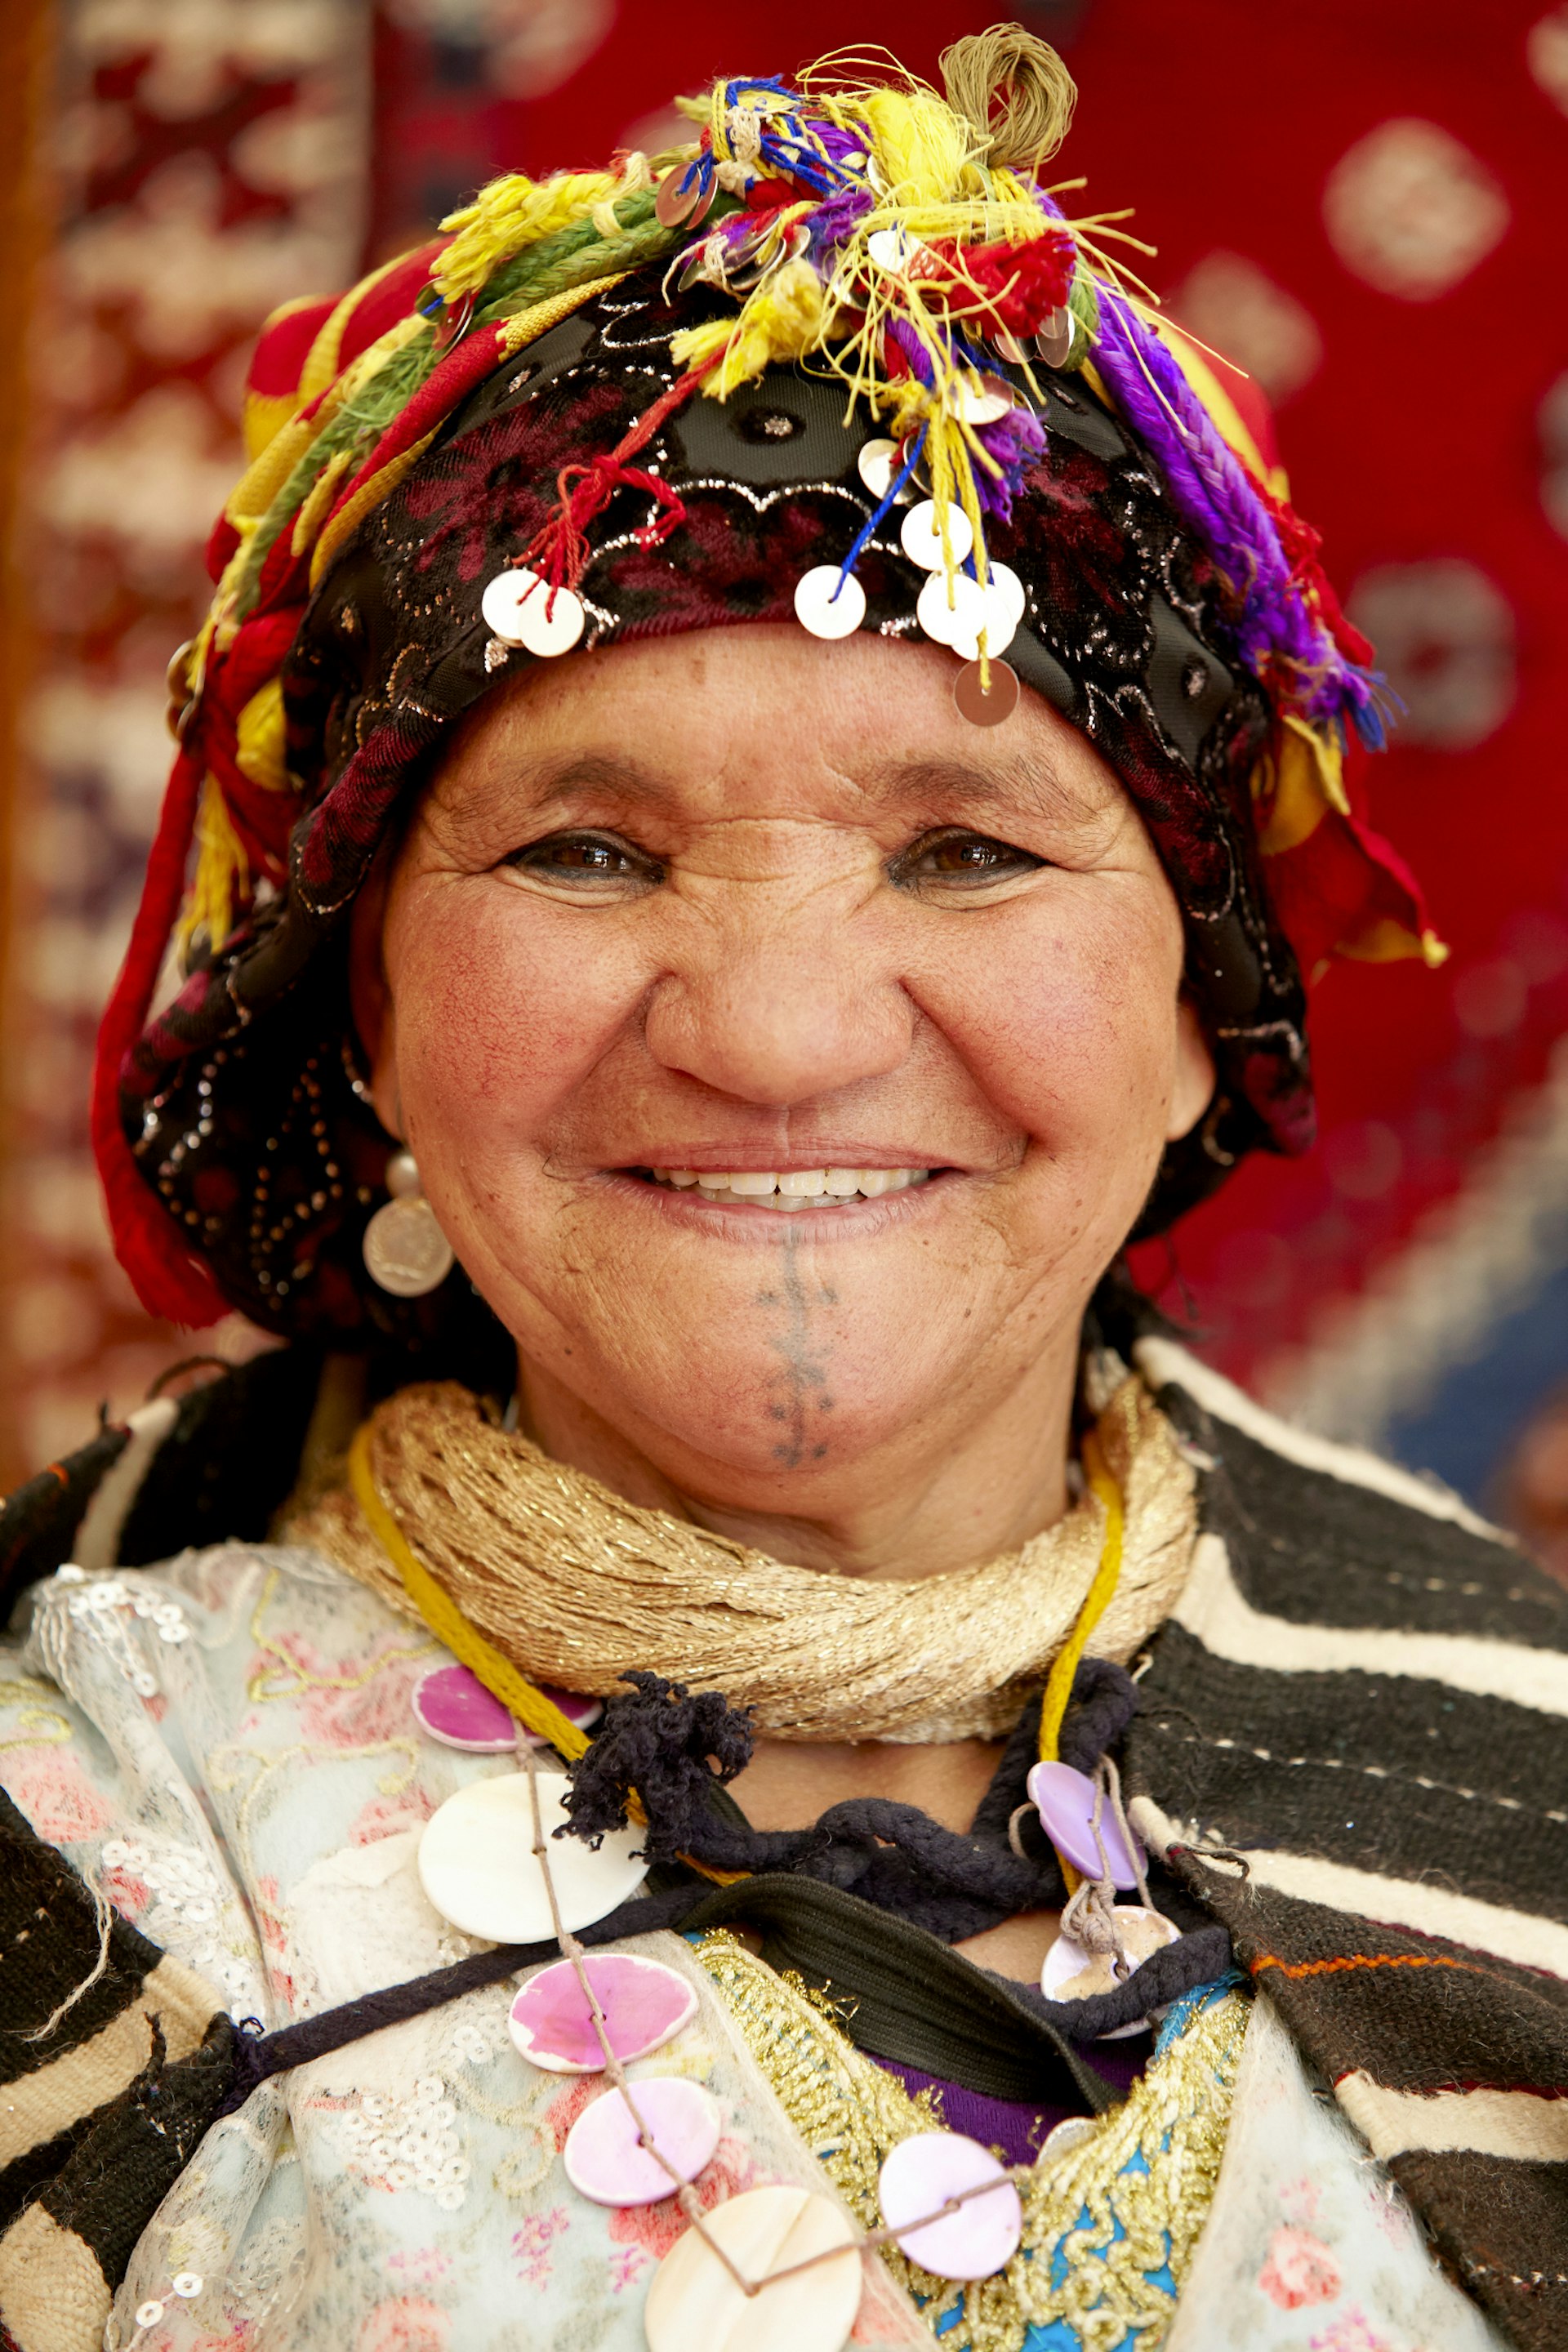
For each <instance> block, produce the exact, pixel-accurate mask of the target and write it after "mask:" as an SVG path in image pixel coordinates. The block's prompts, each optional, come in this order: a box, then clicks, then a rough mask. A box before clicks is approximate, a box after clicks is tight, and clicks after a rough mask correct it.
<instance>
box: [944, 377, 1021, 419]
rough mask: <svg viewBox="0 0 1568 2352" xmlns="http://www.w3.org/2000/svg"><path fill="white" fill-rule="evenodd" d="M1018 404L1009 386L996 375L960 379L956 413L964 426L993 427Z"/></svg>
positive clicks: (1015, 395)
mask: <svg viewBox="0 0 1568 2352" xmlns="http://www.w3.org/2000/svg"><path fill="white" fill-rule="evenodd" d="M1017 404H1018V399H1017V394H1016V393H1015V392H1014V390H1013V387H1012V385H1011V384H1008V383H1003V381H1002V379H1001V377H1000V376H998V375H982V376H973V377H969V378H967V379H965V378H961V379H960V381H959V385H958V402H957V406H958V413H959V415H960V416H961V417H962V418H963V422H964V423H965V425H994V424H996V423H997V422H998V421H999V419H1001V418H1002V417H1004V416H1005V415H1007V414H1008V412H1009V410H1011V409H1014V408H1016V406H1017Z"/></svg>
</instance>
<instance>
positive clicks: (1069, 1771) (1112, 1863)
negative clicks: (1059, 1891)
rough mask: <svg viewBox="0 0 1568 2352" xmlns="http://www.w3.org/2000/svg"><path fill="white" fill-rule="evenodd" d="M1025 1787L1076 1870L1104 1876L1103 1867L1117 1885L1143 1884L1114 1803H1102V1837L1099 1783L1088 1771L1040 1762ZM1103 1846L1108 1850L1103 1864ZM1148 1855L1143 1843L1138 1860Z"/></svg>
mask: <svg viewBox="0 0 1568 2352" xmlns="http://www.w3.org/2000/svg"><path fill="white" fill-rule="evenodd" d="M1025 1786H1026V1788H1027V1790H1028V1792H1029V1795H1030V1796H1031V1798H1032V1799H1033V1800H1034V1801H1035V1803H1036V1804H1037V1805H1038V1807H1039V1809H1040V1821H1041V1822H1042V1824H1043V1826H1044V1829H1045V1832H1046V1835H1047V1837H1048V1838H1049V1840H1050V1842H1051V1843H1052V1844H1053V1845H1054V1846H1055V1847H1056V1850H1057V1852H1058V1853H1059V1854H1061V1855H1062V1856H1063V1857H1064V1859H1065V1860H1066V1861H1068V1862H1070V1863H1071V1864H1072V1866H1073V1868H1074V1869H1075V1870H1079V1871H1081V1872H1082V1873H1083V1875H1084V1876H1085V1877H1086V1878H1099V1877H1100V1874H1101V1872H1102V1870H1103V1872H1104V1874H1105V1875H1106V1876H1108V1877H1109V1878H1110V1883H1111V1885H1113V1886H1121V1887H1127V1886H1136V1885H1137V1884H1138V1869H1137V1866H1136V1865H1135V1864H1134V1861H1133V1857H1132V1855H1131V1853H1129V1852H1128V1849H1127V1841H1126V1839H1125V1838H1124V1837H1123V1836H1122V1834H1121V1831H1120V1829H1118V1827H1117V1825H1116V1816H1115V1814H1114V1813H1113V1812H1112V1811H1111V1809H1110V1804H1109V1803H1104V1802H1102V1803H1101V1805H1100V1834H1099V1841H1098V1843H1097V1842H1096V1837H1095V1827H1094V1811H1095V1790H1094V1782H1093V1781H1092V1780H1090V1779H1089V1775H1088V1773H1087V1772H1079V1771H1077V1770H1075V1769H1074V1768H1073V1766H1072V1765H1070V1764H1057V1763H1049V1764H1046V1763H1041V1764H1037V1765H1035V1766H1034V1767H1033V1769H1031V1771H1030V1773H1029V1777H1028V1780H1027V1781H1026V1783H1025ZM1101 1847H1103V1848H1104V1853H1105V1859H1104V1862H1103V1864H1102V1863H1101V1860H1100V1848H1101ZM1142 1860H1143V1849H1142V1846H1140V1847H1139V1849H1138V1855H1137V1861H1138V1863H1139V1864H1141V1863H1142Z"/></svg>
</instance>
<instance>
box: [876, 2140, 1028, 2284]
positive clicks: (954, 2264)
mask: <svg viewBox="0 0 1568 2352" xmlns="http://www.w3.org/2000/svg"><path fill="white" fill-rule="evenodd" d="M966 2191H968V2192H971V2193H969V2194H967V2195H965V2192H966ZM877 2195H878V2197H879V2200H880V2203H881V2207H882V2219H883V2221H884V2222H885V2223H886V2224H887V2226H888V2228H889V2230H891V2231H892V2232H893V2234H894V2237H895V2238H896V2240H897V2242H898V2244H899V2247H900V2251H901V2252H904V2253H906V2254H907V2255H908V2256H909V2258H910V2262H911V2263H919V2264H920V2266H921V2270H925V2271H930V2272H931V2274H932V2276H933V2277H935V2278H945V2279H983V2278H991V2277H993V2276H994V2274H995V2273H996V2272H997V2271H999V2270H1002V2269H1004V2268H1005V2265H1006V2264H1007V2263H1010V2262H1011V2261H1012V2259H1013V2256H1014V2255H1015V2254H1016V2252H1017V2251H1018V2241H1019V2239H1020V2238H1021V2237H1022V2236H1023V2234H1024V2209H1023V2206H1022V2205H1021V2204H1020V2203H1019V2201H1018V2192H1017V2190H1016V2189H1015V2188H1014V2186H1013V2184H1012V2182H1011V2181H1010V2180H1009V2179H1008V2178H1007V2175H1006V2171H1005V2168H1004V2167H1003V2166H1002V2165H1000V2164H998V2162H997V2161H996V2158H994V2156H993V2155H992V2153H991V2151H990V2149H989V2148H988V2147H981V2145H980V2142H979V2141H978V2140H977V2139H965V2138H964V2137H963V2135H962V2134H961V2133H959V2132H917V2133H916V2134H915V2136H914V2137H913V2138H912V2139H901V2140H900V2142H899V2144H898V2146H897V2147H895V2148H894V2149H893V2151H892V2153H891V2155H890V2156H889V2158H888V2160H887V2162H886V2163H885V2164H884V2165H883V2167H882V2170H881V2175H880V2177H879V2180H878V2183H877ZM950 2197H963V2199H964V2201H963V2204H962V2205H959V2206H956V2207H955V2208H954V2210H952V2212H951V2213H942V2206H943V2205H944V2204H945V2203H946V2202H947V2200H948V2199H949V2198H950ZM931 2214H941V2219H940V2220H937V2221H931V2220H928V2219H927V2218H926V2217H927V2216H928V2215H931Z"/></svg>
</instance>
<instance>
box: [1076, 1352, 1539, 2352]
mask: <svg viewBox="0 0 1568 2352" xmlns="http://www.w3.org/2000/svg"><path fill="white" fill-rule="evenodd" d="M1136 1352H1137V1357H1138V1361H1139V1365H1140V1369H1141V1370H1142V1372H1143V1374H1144V1377H1145V1378H1146V1379H1147V1380H1148V1381H1150V1383H1151V1385H1152V1387H1153V1389H1154V1390H1155V1391H1156V1393H1157V1395H1158V1398H1159V1402H1160V1403H1161V1404H1162V1406H1163V1408H1164V1410H1165V1411H1166V1412H1168V1413H1169V1415H1170V1416H1171V1418H1172V1420H1173V1422H1174V1423H1175V1424H1176V1426H1177V1427H1178V1429H1179V1430H1180V1431H1181V1433H1182V1434H1183V1436H1184V1439H1185V1440H1186V1442H1187V1444H1188V1446H1189V1448H1190V1450H1191V1452H1192V1454H1193V1455H1194V1459H1195V1460H1196V1461H1197V1462H1198V1465H1199V1474H1200V1475H1199V1486H1200V1525H1201V1528H1202V1533H1201V1535H1200V1538H1199V1543H1198V1549H1197V1553H1196V1557H1195V1559H1194V1569H1193V1574H1192V1577H1191V1579H1190V1580H1189V1583H1188V1585H1187V1588H1186V1591H1185V1592H1184V1596H1183V1598H1182V1601H1181V1603H1180V1605H1179V1606H1178V1608H1177V1610H1176V1612H1175V1613H1174V1616H1173V1618H1172V1620H1171V1621H1170V1622H1169V1623H1167V1624H1166V1625H1165V1626H1164V1627H1163V1628H1162V1630H1161V1632H1160V1633H1158V1634H1157V1635H1156V1636H1155V1638H1154V1640H1153V1642H1152V1643H1151V1645H1150V1651H1151V1663H1150V1665H1149V1668H1148V1671H1147V1672H1146V1674H1145V1675H1143V1677H1142V1707H1141V1709H1140V1712H1139V1714H1138V1716H1137V1717H1135V1719H1134V1721H1133V1723H1132V1726H1131V1730H1130V1732H1129V1734H1128V1738H1127V1744H1126V1754H1125V1759H1124V1768H1123V1769H1124V1774H1125V1779H1126V1782H1127V1784H1128V1786H1129V1787H1130V1789H1131V1791H1132V1794H1133V1818H1134V1819H1135V1821H1136V1822H1137V1823H1138V1825H1139V1827H1140V1829H1141V1830H1142V1832H1144V1833H1145V1834H1146V1836H1147V1837H1148V1839H1149V1842H1150V1843H1151V1844H1152V1846H1153V1847H1154V1848H1156V1849H1157V1850H1158V1851H1161V1852H1162V1853H1164V1854H1165V1855H1166V1857H1167V1860H1168V1861H1169V1863H1170V1864H1171V1865H1172V1866H1173V1868H1175V1869H1176V1870H1177V1871H1178V1873H1179V1874H1180V1875H1181V1876H1182V1877H1183V1878H1184V1881H1185V1882H1186V1884H1187V1885H1189V1887H1190V1888H1191V1889H1192V1890H1193V1892H1194V1894H1195V1895H1198V1896H1200V1897H1201V1899H1202V1900H1203V1902H1204V1904H1205V1906H1207V1907H1208V1908H1209V1909H1211V1910H1212V1911H1213V1912H1215V1914H1216V1915H1217V1916H1218V1917H1219V1918H1220V1919H1221V1920H1223V1921H1224V1923H1225V1925H1226V1927H1228V1929H1229V1930H1230V1933H1231V1937H1232V1940H1233V1942H1234V1944H1235V1947H1236V1951H1237V1958H1238V1959H1239V1960H1240V1961H1241V1962H1242V1963H1243V1964H1244V1965H1245V1966H1246V1967H1247V1969H1249V1970H1250V1971H1251V1972H1252V1974H1253V1975H1254V1977H1255V1978H1256V1979H1257V1980H1258V1984H1259V1985H1260V1986H1261V1987H1262V1988H1263V1989H1264V1990H1267V1991H1268V1994H1269V1996H1270V1998H1271V1999H1272V2000H1273V2001H1274V2002H1275V2004H1276V2006H1277V2007H1278V2009H1279V2011H1280V2013H1281V2015H1282V2016H1283V2017H1284V2018H1285V2020H1286V2021H1287V2023H1288V2025H1289V2028H1290V2030H1291V2032H1293V2033H1294V2035H1295V2037H1296V2039H1297V2041H1298V2042H1299V2043H1300V2047H1301V2049H1302V2050H1303V2052H1304V2053H1305V2054H1306V2055H1307V2057H1308V2058H1309V2059H1310V2061H1311V2062H1312V2063H1314V2064H1315V2065H1316V2066H1317V2068H1318V2069H1319V2071H1320V2072H1321V2074H1323V2075H1324V2076H1325V2077H1326V2078H1327V2080H1328V2081H1329V2082H1331V2084H1333V2086H1334V2090H1335V2093H1336V2095H1337V2096H1338V2098H1339V2100H1340V2102H1341V2104H1342V2106H1343V2108H1344V2110H1345V2112H1346V2114H1347V2115H1348V2116H1350V2118H1351V2120H1352V2122H1353V2123H1354V2124H1355V2125H1356V2126H1357V2127H1358V2129H1359V2130H1360V2131H1361V2132H1362V2133H1363V2135H1364V2136H1365V2137H1366V2139H1367V2141H1368V2142H1369V2143H1370V2145H1371V2147H1372V2149H1373V2153H1374V2154H1375V2155H1377V2156H1379V2157H1381V2158H1383V2159H1384V2162H1385V2163H1386V2164H1387V2165H1388V2167H1389V2168H1390V2170H1391V2171H1392V2173H1393V2174H1394V2178H1395V2179H1397V2180H1398V2182H1399V2184H1400V2186H1401V2188H1402V2189H1404V2190H1405V2193H1406V2194H1407V2195H1408V2197H1409V2199H1410V2200H1411V2202H1412V2204H1413V2205H1414V2206H1415V2210H1416V2211H1417V2212H1418V2213H1419V2214H1420V2215H1421V2217H1422V2219H1423V2220H1424V2221H1425V2222H1426V2227H1427V2229H1428V2231H1430V2233H1431V2237H1432V2241H1433V2243H1434V2245H1435V2248H1436V2252H1437V2253H1438V2255H1439V2257H1440V2259H1442V2260H1443V2261H1445V2262H1446V2263H1448V2264H1449V2265H1450V2266H1451V2267H1452V2269H1453V2270H1454V2271H1455V2272H1456V2273H1457V2274H1458V2276H1459V2277H1460V2278H1461V2279H1462V2280H1463V2282H1464V2283H1465V2284H1466V2285H1467V2286H1468V2288H1469V2290H1470V2292H1471V2293H1472V2294H1474V2295H1475V2296H1476V2298H1477V2299H1478V2301H1479V2302H1480V2303H1481V2304H1482V2305H1484V2306H1485V2307H1486V2308H1487V2309H1488V2310H1489V2312H1490V2313H1491V2315H1492V2316H1493V2317H1494V2318H1495V2319H1496V2320H1497V2321H1498V2322H1499V2324H1500V2326H1502V2327H1503V2328H1504V2330H1505V2331H1506V2332H1507V2333H1508V2334H1509V2335H1510V2336H1511V2337H1512V2338H1513V2340H1514V2341H1515V2342H1516V2343H1518V2344H1519V2345H1521V2346H1522V2347H1529V2352H1562V2348H1563V2347H1564V2346H1568V1657H1565V1656H1564V1654H1563V1652H1564V1650H1565V1649H1568V1594H1565V1593H1564V1592H1563V1591H1562V1590H1561V1588H1559V1587H1558V1586H1557V1585H1555V1584H1554V1583H1552V1581H1551V1580H1550V1579H1548V1578H1547V1577H1545V1576H1544V1575H1542V1572H1541V1571H1540V1570H1538V1569H1536V1568H1534V1567H1533V1566H1532V1565H1531V1563H1530V1562H1529V1561H1528V1560H1527V1559H1524V1558H1523V1557H1522V1556H1521V1554H1520V1553H1519V1552H1518V1551H1517V1550H1516V1549H1514V1548H1513V1547H1512V1546H1511V1545H1510V1544H1508V1543H1507V1542H1505V1541H1504V1540H1503V1539H1502V1538H1500V1537H1499V1536H1498V1534H1497V1533H1496V1531H1495V1530H1494V1529H1492V1528H1488V1527H1486V1526H1485V1525H1484V1524H1483V1523H1482V1522H1481V1521H1479V1519H1477V1518H1475V1517H1473V1516H1472V1514H1471V1513H1469V1512H1468V1510H1466V1508H1465V1507H1464V1506H1463V1505H1462V1504H1460V1503H1459V1502H1458V1501H1457V1500H1456V1498H1455V1497H1453V1496H1450V1495H1447V1494H1446V1493H1444V1492H1443V1491H1442V1490H1441V1489H1438V1488H1436V1487H1428V1486H1426V1485H1425V1484H1424V1483H1423V1482H1421V1481H1419V1480H1417V1479H1415V1478H1413V1477H1410V1476H1408V1475H1406V1474H1405V1473H1404V1472H1403V1471H1399V1470H1396V1469H1394V1468H1393V1467H1391V1465H1388V1464H1387V1463H1384V1462H1382V1461H1379V1460H1378V1459H1376V1458H1375V1457H1374V1456H1373V1455H1370V1454H1359V1453H1356V1452H1354V1451H1352V1450H1351V1449H1349V1448H1346V1447H1342V1446H1337V1445H1331V1444H1326V1443H1324V1442H1323V1441H1321V1440H1319V1439H1316V1438H1313V1437H1310V1436H1308V1435H1307V1434H1305V1433H1302V1432H1300V1431H1298V1430H1295V1429H1292V1428H1290V1427H1289V1426H1288V1425H1286V1424H1285V1423H1280V1422H1279V1421H1276V1420H1275V1419H1273V1418H1272V1416H1270V1415H1268V1414H1267V1413H1264V1412H1260V1411H1259V1410H1258V1407H1257V1406H1255V1405H1253V1404H1252V1403H1251V1402H1250V1401H1249V1400H1248V1399H1247V1397H1246V1396H1244V1395H1243V1394H1242V1393H1241V1392H1240V1391H1238V1390H1237V1389H1235V1388H1232V1387H1231V1386H1230V1384H1229V1383H1228V1382H1227V1381H1223V1380H1220V1379H1219V1378H1218V1377H1217V1376H1215V1374H1213V1373H1212V1372H1210V1371H1208V1370H1206V1369H1205V1368H1204V1367H1203V1366H1202V1365H1200V1364H1199V1363H1197V1362H1196V1361H1195V1360H1194V1358H1192V1357H1191V1356H1190V1355H1188V1354H1186V1353H1185V1352H1184V1350H1183V1349H1179V1348H1175V1347H1173V1346H1170V1345H1168V1344H1167V1343H1165V1342H1163V1341H1161V1340H1145V1341H1143V1342H1142V1344H1141V1345H1140V1347H1139V1348H1138V1349H1137V1351H1136Z"/></svg>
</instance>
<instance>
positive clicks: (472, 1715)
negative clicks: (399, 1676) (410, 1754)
mask: <svg viewBox="0 0 1568 2352" xmlns="http://www.w3.org/2000/svg"><path fill="white" fill-rule="evenodd" d="M540 1689H541V1692H542V1695H543V1696H544V1697H545V1698H547V1699H550V1700H552V1702H553V1704H554V1705H555V1706H558V1707H559V1708H560V1709H561V1712H562V1714H563V1716H564V1717H566V1720H567V1721H568V1723H574V1724H575V1725H576V1727H577V1728H578V1730H579V1731H586V1730H587V1729H588V1727H589V1726H590V1725H591V1724H595V1723H597V1721H598V1720H599V1717H600V1716H601V1715H603V1713H604V1711H605V1710H604V1706H603V1704H602V1703H601V1701H599V1700H598V1699H596V1698H584V1696H582V1694H581V1693H580V1692H578V1691H564V1690H557V1689H555V1688H554V1686H553V1685H552V1684H550V1683H542V1684H541V1685H540ZM413 1704H414V1714H415V1718H416V1721H417V1723H418V1725H419V1727H420V1729H421V1730H422V1731H426V1732H428V1733H429V1735H430V1737H431V1738H432V1739H438V1740H439V1741H440V1743H441V1745H442V1747H443V1748H461V1749H462V1750H463V1752H464V1753H465V1754H466V1755H469V1756H505V1755H509V1754H510V1751H511V1750H512V1749H513V1748H516V1747H517V1746H518V1744H519V1743H520V1741H521V1742H522V1743H524V1744H526V1745H527V1746H528V1747H530V1748H540V1747H542V1746H543V1745H545V1743H544V1742H543V1741H542V1739H541V1738H540V1737H539V1735H538V1734H537V1732H532V1731H525V1730H524V1729H523V1727H522V1726H521V1724H519V1723H517V1722H514V1720H513V1719H512V1717H511V1715H510V1713H509V1711H508V1710H507V1708H505V1707H504V1706H502V1705H501V1703H500V1699H499V1698H497V1697H496V1696H495V1694H494V1693H493V1692H492V1691H488V1690H487V1689H486V1688H485V1686H484V1685H483V1683H482V1682H480V1680H479V1676H478V1675H476V1674H471V1673H470V1672H469V1670H468V1667H467V1666H437V1667H435V1668H433V1670H432V1671H431V1672H430V1673H429V1674H427V1675H424V1676H423V1677H422V1678H421V1680H420V1681H419V1682H417V1683H416V1685H415V1688H414V1702H413Z"/></svg>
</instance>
